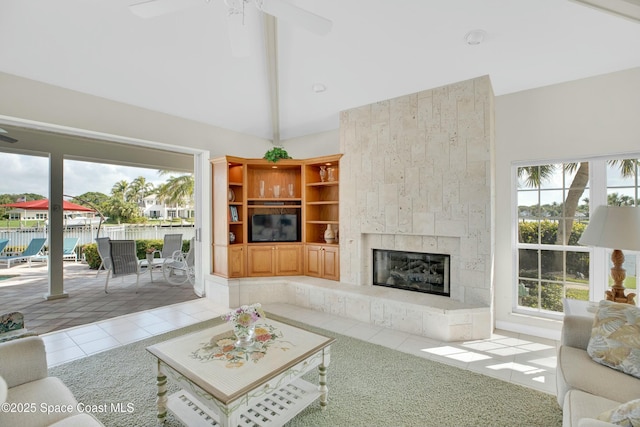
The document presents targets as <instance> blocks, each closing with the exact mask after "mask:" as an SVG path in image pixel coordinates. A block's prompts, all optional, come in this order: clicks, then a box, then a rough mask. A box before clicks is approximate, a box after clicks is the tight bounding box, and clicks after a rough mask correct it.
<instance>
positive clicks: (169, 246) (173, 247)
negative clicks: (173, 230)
mask: <svg viewBox="0 0 640 427" xmlns="http://www.w3.org/2000/svg"><path fill="white" fill-rule="evenodd" d="M175 251H182V234H165V236H164V242H163V244H162V250H161V251H158V250H156V251H154V252H153V254H152V255H151V257H152V258H153V261H152V262H151V265H149V259H148V258H147V259H144V260H142V261H141V262H140V265H141V266H142V267H146V268H148V269H149V274H150V276H151V281H152V282H153V270H155V269H161V268H162V266H163V264H164V261H165V260H166V259H167V258H171V256H172V255H173V253H174V252H175ZM156 254H158V255H159V258H157V257H156Z"/></svg>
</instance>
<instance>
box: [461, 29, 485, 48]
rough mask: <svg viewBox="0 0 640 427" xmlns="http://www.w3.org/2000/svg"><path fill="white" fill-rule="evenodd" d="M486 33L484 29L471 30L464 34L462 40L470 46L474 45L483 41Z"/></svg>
mask: <svg viewBox="0 0 640 427" xmlns="http://www.w3.org/2000/svg"><path fill="white" fill-rule="evenodd" d="M486 35H487V32H486V31H485V30H471V31H469V32H468V33H467V34H465V35H464V41H465V42H467V44H468V45H470V46H476V45H479V44H480V43H482V42H483V41H484V38H485V36H486Z"/></svg>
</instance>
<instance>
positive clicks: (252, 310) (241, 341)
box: [222, 303, 266, 348]
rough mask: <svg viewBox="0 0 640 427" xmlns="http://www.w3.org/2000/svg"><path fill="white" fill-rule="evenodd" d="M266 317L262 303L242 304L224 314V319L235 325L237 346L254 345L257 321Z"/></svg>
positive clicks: (234, 331)
mask: <svg viewBox="0 0 640 427" xmlns="http://www.w3.org/2000/svg"><path fill="white" fill-rule="evenodd" d="M265 317H266V316H265V313H264V311H263V310H262V305H261V304H260V303H255V304H251V305H242V306H240V307H238V308H236V309H235V310H233V311H230V312H229V313H227V314H224V315H222V319H223V320H225V321H226V322H229V323H231V324H232V325H233V333H234V335H235V336H236V342H235V346H236V347H240V348H246V347H250V346H251V345H253V340H254V338H255V328H256V322H257V321H258V320H259V319H264V318H265Z"/></svg>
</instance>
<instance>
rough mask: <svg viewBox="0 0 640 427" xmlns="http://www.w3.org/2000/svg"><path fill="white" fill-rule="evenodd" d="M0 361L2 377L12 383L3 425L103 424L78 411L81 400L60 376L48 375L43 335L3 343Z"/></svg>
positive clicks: (79, 426) (77, 426) (0, 422)
mask: <svg viewBox="0 0 640 427" xmlns="http://www.w3.org/2000/svg"><path fill="white" fill-rule="evenodd" d="M0 361H1V362H0V376H1V377H3V378H4V380H5V381H6V383H7V386H8V393H7V400H6V402H5V404H3V406H2V410H0V426H21V427H44V426H52V427H94V426H98V427H99V426H102V423H100V422H99V421H98V420H97V419H96V418H95V417H93V415H91V414H87V413H83V412H80V411H79V410H78V402H77V401H76V399H75V397H74V396H73V394H72V393H71V391H70V390H69V389H68V388H67V387H66V386H65V385H64V383H63V382H62V381H61V380H60V379H58V378H55V377H50V376H48V373H47V356H46V353H45V346H44V342H43V341H42V338H40V337H37V336H34V337H26V338H19V339H14V340H11V341H6V342H2V343H0Z"/></svg>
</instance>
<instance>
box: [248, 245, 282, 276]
mask: <svg viewBox="0 0 640 427" xmlns="http://www.w3.org/2000/svg"><path fill="white" fill-rule="evenodd" d="M275 251H276V248H275V246H271V245H266V246H249V247H248V248H247V267H248V270H249V271H248V273H249V274H248V275H249V276H274V275H275V262H274V257H275Z"/></svg>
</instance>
